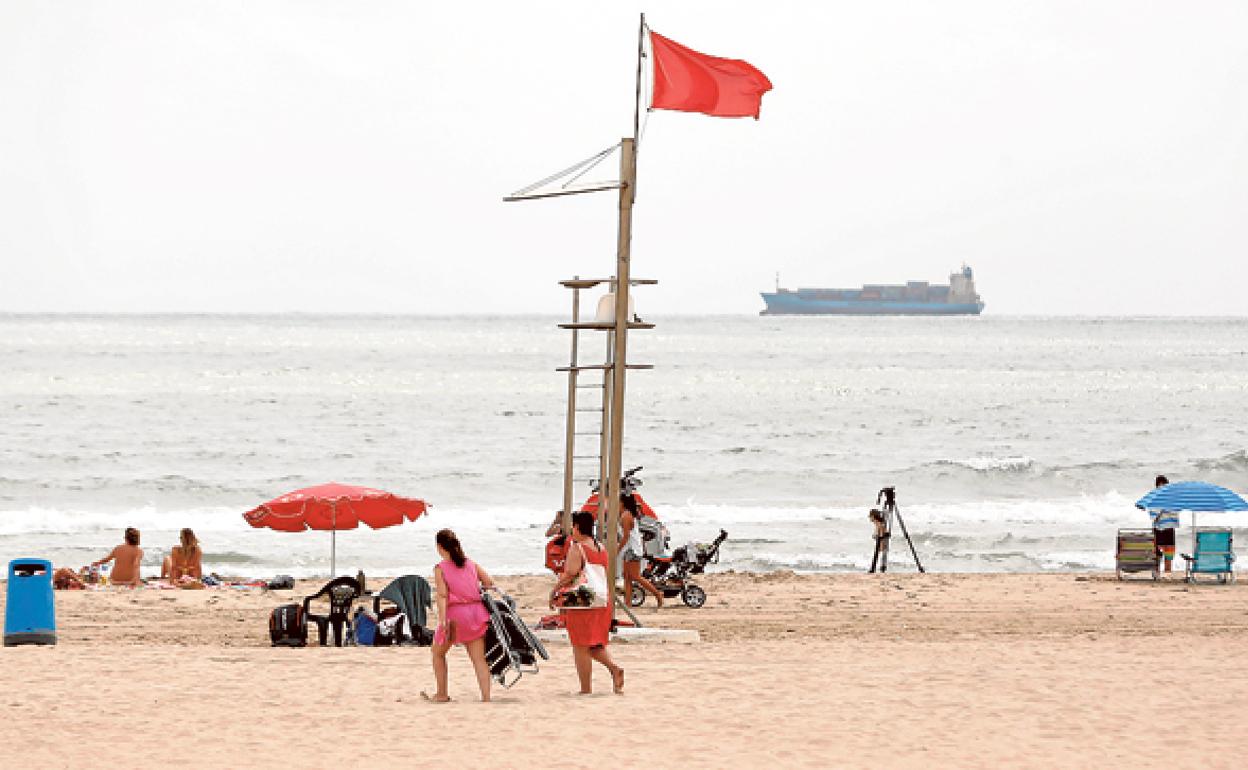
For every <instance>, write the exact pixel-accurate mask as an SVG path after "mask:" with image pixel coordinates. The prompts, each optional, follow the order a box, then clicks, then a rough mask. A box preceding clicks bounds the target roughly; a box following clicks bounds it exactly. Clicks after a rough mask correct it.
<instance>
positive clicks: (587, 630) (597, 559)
mask: <svg viewBox="0 0 1248 770" xmlns="http://www.w3.org/2000/svg"><path fill="white" fill-rule="evenodd" d="M587 561H588V562H589V563H591V564H600V565H602V566H603V567H604V568H605V567H606V566H607V549H606V548H603V547H602V546H601V545H600V544H599V543H598V541H597V540H595V539H594V514H592V513H590V512H589V511H578V512H577V513H576V514H575V515H574V516H573V517H572V543H571V544H570V545H569V547H568V555H567V561H565V562H564V565H563V573H562V574H561V575H560V576H559V582H558V583H556V584H555V593H556V594H557V593H559V592H560V591H561V590H563V589H564V588H566V587H568V586H570V585H572V584H573V582H575V581H576V579H577V577H579V576H580V574H581V569H582V567H583V566H584V564H585V562H587ZM563 619H564V623H565V624H566V625H567V629H568V641H569V642H571V643H572V659H573V660H574V661H575V662H576V676H577V678H579V679H580V680H581V694H582V695H588V694H590V693H591V692H593V677H594V661H597V662H598V663H601V664H602V665H603V666H605V667H606V669H607V671H609V672H611V685H612V687H613V689H614V690H615V692H616V693H617V694H618V693H622V692H623V691H624V669H622V668H620V667H619V666H617V665H616V664H615V661H613V660H611V654H610V653H608V652H607V642H608V638H607V637H608V636H609V634H610V632H611V608H610V607H594V608H586V609H564V610H563Z"/></svg>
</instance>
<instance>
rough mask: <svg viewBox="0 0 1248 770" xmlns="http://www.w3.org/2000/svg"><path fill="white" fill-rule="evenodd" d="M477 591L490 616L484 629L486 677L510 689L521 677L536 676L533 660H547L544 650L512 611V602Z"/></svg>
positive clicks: (512, 600)
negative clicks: (487, 673)
mask: <svg viewBox="0 0 1248 770" xmlns="http://www.w3.org/2000/svg"><path fill="white" fill-rule="evenodd" d="M493 590H494V591H495V592H497V593H498V595H497V596H493V595H491V593H490V591H489V590H485V591H482V592H481V601H482V603H484V604H485V609H486V611H488V612H489V613H490V625H489V627H488V628H486V630H485V662H486V663H488V664H489V666H490V675H491V676H493V677H494V679H495V681H497V682H498V683H499V684H501V685H502V686H503V687H511V686H512V685H513V684H515V683H516V682H518V681H520V677H521V676H523V675H524V674H536V673H537V658H538V656H539V655H540V656H541V658H542V660H550V655H548V654H547V653H546V648H545V647H543V646H542V642H541V640H540V639H538V638H537V637H536V636H534V635H533V632H532V631H531V630H529V627H528V626H527V625H525V623H524V621H523V620H522V619H521V618H520V614H519V613H518V612H516V602H515V600H514V599H512V598H511V597H510V596H508V595H507V594H504V593H502V592H501V591H498V590H497V589H493Z"/></svg>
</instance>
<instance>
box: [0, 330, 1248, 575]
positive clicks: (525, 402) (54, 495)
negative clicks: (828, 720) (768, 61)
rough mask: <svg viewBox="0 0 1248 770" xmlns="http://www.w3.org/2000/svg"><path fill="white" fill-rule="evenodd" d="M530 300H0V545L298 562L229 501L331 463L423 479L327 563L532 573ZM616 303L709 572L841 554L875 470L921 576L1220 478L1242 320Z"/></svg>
mask: <svg viewBox="0 0 1248 770" xmlns="http://www.w3.org/2000/svg"><path fill="white" fill-rule="evenodd" d="M558 320H559V319H556V318H554V317H495V318H491V317H439V318H431V317H323V316H256V317H239V316H190V315H188V316H126V317H116V316H42V315H20V316H15V315H8V316H0V415H3V418H2V420H0V559H3V560H4V561H7V560H8V559H11V558H15V557H18V556H43V557H48V558H51V559H53V560H54V561H55V562H56V563H57V564H58V565H70V566H81V565H83V564H86V563H88V562H90V561H91V560H92V559H95V558H100V557H102V556H103V555H105V554H106V553H107V552H108V550H109V549H110V548H111V547H112V546H113V545H116V544H117V543H119V542H121V534H122V530H123V528H125V527H127V526H134V527H138V528H139V529H140V530H141V531H142V536H143V541H142V545H143V547H144V549H145V551H146V556H145V565H146V566H145V571H146V572H147V573H151V572H154V571H155V570H156V569H158V567H159V564H160V560H161V558H162V557H163V556H164V555H165V554H167V553H168V549H169V547H171V546H172V545H174V544H175V543H176V538H177V532H178V530H179V529H180V528H182V527H191V528H193V529H194V530H195V531H196V533H197V534H198V536H199V537H200V539H201V541H202V543H203V546H204V549H205V554H206V563H207V564H206V566H207V568H208V569H209V570H213V571H217V572H222V573H229V574H235V575H244V576H269V575H272V574H275V573H279V572H285V573H290V574H294V575H318V574H325V573H327V572H328V568H329V549H330V536H329V534H327V533H323V532H307V533H299V534H289V533H277V532H271V531H268V530H255V529H252V528H251V527H249V526H248V525H247V524H246V523H245V522H244V520H243V518H242V513H243V512H244V511H246V510H248V509H250V508H252V507H254V506H255V505H257V504H259V503H261V502H263V501H265V500H268V499H270V498H272V497H276V496H278V495H280V494H282V493H284V492H287V491H290V490H293V489H296V488H299V487H303V486H309V485H313V484H320V483H324V482H328V481H339V482H343V483H351V484H362V485H367V486H374V487H380V488H383V489H387V490H390V491H393V492H395V493H398V494H404V495H410V496H414V497H420V498H423V499H425V500H427V501H428V502H429V503H430V505H431V508H430V514H429V515H428V516H427V517H426V518H422V519H421V520H419V521H417V522H415V523H409V524H404V525H402V526H400V527H394V528H390V529H384V530H377V531H373V530H368V529H360V530H355V531H350V532H342V533H339V534H338V537H337V550H338V565H339V571H340V572H351V573H353V572H354V570H356V569H357V568H362V569H364V570H365V571H366V572H370V573H374V574H397V573H403V572H411V571H415V572H421V573H424V572H428V571H429V569H430V567H431V565H432V564H433V563H434V562H435V561H436V560H437V557H436V554H435V552H434V548H433V534H434V532H435V531H436V530H437V529H439V528H442V527H451V528H454V529H455V530H456V531H457V532H458V533H459V534H460V537H461V539H462V540H463V542H464V544H465V547H466V549H467V551H468V552H469V554H470V555H472V556H473V557H474V558H476V559H478V560H479V561H481V562H482V563H483V564H485V565H487V566H488V567H490V568H492V569H494V570H495V571H497V572H500V573H506V572H528V571H539V570H540V569H541V562H542V546H543V543H544V538H543V537H542V533H543V531H544V530H545V528H546V526H547V524H548V523H549V522H550V520H551V518H552V516H553V512H554V511H555V510H556V509H557V508H559V507H560V505H561V502H562V490H561V477H562V469H563V440H564V438H563V437H564V419H565V409H566V402H565V399H566V393H567V380H566V375H563V374H560V373H557V372H556V371H555V368H556V367H558V366H561V365H565V364H566V363H567V358H568V352H569V351H568V344H569V337H568V332H566V331H560V330H559V329H557V328H556V326H555V324H556V323H557V322H558ZM647 320H654V321H656V322H657V324H658V325H657V328H656V329H655V330H653V331H644V332H636V333H634V334H631V335H630V337H629V340H630V358H631V360H633V361H635V362H639V363H653V364H654V365H655V369H654V370H653V371H635V372H631V373H630V375H629V379H628V388H627V393H626V399H627V410H628V411H627V422H626V436H625V445H626V458H625V462H626V464H627V465H642V466H644V470H643V471H642V472H641V474H640V476H641V477H642V478H643V480H644V486H643V487H642V489H641V491H642V493H643V494H644V495H645V496H646V498H647V500H648V501H649V502H650V503H651V504H652V505H653V506H654V507H655V508H656V509H657V510H658V512H659V514H660V515H661V517H662V518H663V519H664V520H665V521H666V523H667V524H668V526H669V528H670V530H671V532H672V535H673V540H674V541H675V543H676V544H679V543H683V542H686V541H709V540H710V539H711V538H712V537H714V535H715V534H716V533H718V531H719V529H720V528H723V529H725V530H727V531H728V533H729V540H728V541H727V543H726V544H725V546H724V548H723V558H722V562H721V567H723V568H735V569H749V570H774V569H795V570H808V571H842V570H861V569H863V568H864V567H865V565H866V564H867V563H868V562H869V558H870V553H871V547H872V542H871V538H870V534H871V527H870V524H869V522H868V521H867V518H866V514H867V511H868V510H869V509H870V508H871V507H872V505H873V504H874V503H875V501H876V494H877V492H878V490H879V489H880V488H881V487H884V486H896V488H897V500H898V505H899V508H900V510H901V512H902V514H903V516H904V520H905V523H906V524H907V525H908V527H909V532H910V534H911V536H912V537H913V539H914V544H915V547H916V549H917V551H918V554H919V557H920V558H921V559H922V560H923V563H924V566H926V567H928V569H929V570H933V571H1038V570H1083V569H1105V568H1109V567H1111V566H1112V563H1113V542H1114V530H1115V529H1116V528H1118V527H1124V526H1146V525H1147V522H1148V519H1147V517H1146V516H1145V515H1144V514H1143V513H1142V512H1140V511H1138V510H1136V509H1135V508H1134V507H1133V502H1134V501H1135V500H1136V499H1137V498H1138V497H1139V496H1140V495H1142V494H1144V493H1145V492H1147V491H1148V490H1149V489H1150V488H1151V487H1152V483H1153V477H1154V476H1155V475H1157V474H1159V473H1164V474H1166V475H1168V476H1169V477H1170V478H1171V479H1172V480H1178V479H1205V480H1209V481H1213V482H1217V483H1220V484H1224V485H1227V486H1229V487H1231V488H1233V489H1236V490H1238V491H1240V492H1248V320H1246V319H1152V318H1138V319H1067V318H1008V317H995V316H984V317H978V318H809V317H808V318H783V317H780V318H777V317H766V318H760V317H757V316H739V317H736V316H734V317H671V318H656V319H647ZM585 336H586V339H585V341H584V343H583V348H582V360H583V362H594V361H598V360H600V359H601V355H602V349H603V340H602V339H601V337H599V336H595V335H594V334H587V335H585ZM592 379H593V376H592V375H586V381H591V380H592ZM581 392H582V394H585V400H586V402H588V403H586V404H583V405H589V406H592V405H593V403H594V401H595V399H596V397H597V396H596V393H597V392H596V391H595V390H593V389H592V388H585V389H582V391H581ZM584 416H585V417H586V421H585V423H584V424H583V425H582V429H583V430H593V429H596V427H597V426H596V420H595V418H594V417H593V415H590V414H588V413H586V414H585V415H584ZM578 451H581V452H583V453H586V454H592V453H596V446H595V443H594V440H593V439H592V438H591V439H589V440H588V442H587V443H582V445H581V449H580V450H578ZM593 475H595V473H594V468H593V467H592V463H590V464H586V465H583V466H582V467H581V468H580V470H579V473H578V477H579V480H578V482H577V487H576V495H577V498H578V499H580V498H582V497H583V496H585V495H587V494H588V492H589V488H588V486H587V481H588V479H589V477H592V476H593ZM1184 523H1185V524H1186V523H1189V522H1188V521H1187V520H1186V517H1185V522H1184ZM1202 523H1210V524H1214V523H1225V524H1228V525H1233V526H1248V519H1245V518H1242V517H1241V518H1236V517H1235V516H1234V515H1225V516H1216V515H1210V516H1208V517H1205V518H1204V519H1202ZM1238 541H1239V543H1241V544H1244V543H1245V538H1244V536H1242V535H1241V536H1240V537H1239V538H1238ZM1184 542H1185V541H1184V540H1183V539H1182V538H1180V546H1182V545H1183V544H1184ZM1179 550H1184V549H1183V548H1182V547H1180V549H1179ZM911 564H912V562H911V559H910V556H909V554H908V553H906V549H905V547H904V543H903V542H902V541H901V540H898V541H896V542H895V544H894V550H893V566H894V568H895V569H908V568H911Z"/></svg>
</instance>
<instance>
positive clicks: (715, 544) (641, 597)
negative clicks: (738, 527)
mask: <svg viewBox="0 0 1248 770" xmlns="http://www.w3.org/2000/svg"><path fill="white" fill-rule="evenodd" d="M727 539H728V533H727V532H726V531H725V530H722V529H721V530H720V531H719V536H718V537H716V538H715V539H714V540H713V541H711V542H710V543H689V544H688V545H682V546H681V547H679V548H677V549H676V550H675V551H673V552H672V555H671V556H670V557H665V556H653V555H651V554H649V553H647V554H645V557H644V559H645V567H644V568H643V569H642V572H641V576H642V577H644V578H645V579H646V580H649V581H650V582H651V583H653V584H654V587H655V588H657V589H659V590H660V591H662V592H663V596H664V598H668V599H670V598H672V597H675V596H679V597H680V600H681V601H682V602H684V603H685V605H686V606H688V607H691V608H693V609H695V610H696V609H698V608H699V607H701V606H702V605H704V604H706V591H704V590H702V587H701V586H699V585H697V584H696V583H694V582H692V581H691V580H690V576H691V575H701V574H702V573H703V572H706V565H708V564H718V563H719V547H720V546H721V545H723V543H724V541H725V540H727ZM645 601H646V591H645V589H643V588H642V587H641V586H639V585H637V584H636V583H633V591H632V596H630V597H629V598H628V603H629V605H630V606H632V607H640V606H641V605H642V604H643V603H644V602H645Z"/></svg>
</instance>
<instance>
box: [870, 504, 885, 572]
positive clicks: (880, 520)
mask: <svg viewBox="0 0 1248 770" xmlns="http://www.w3.org/2000/svg"><path fill="white" fill-rule="evenodd" d="M867 518H868V519H869V520H870V521H871V524H872V525H874V527H875V534H874V535H873V537H874V538H875V553H873V554H872V555H871V569H870V570H868V572H875V568H876V565H877V564H878V563H879V560H880V550H881V549H882V548H883V544H884V541H885V540H886V539H887V538H888V536H889V535H888V525H887V524H885V523H884V514H883V513H880V509H879V508H872V509H871V512H870V513H868V514H867Z"/></svg>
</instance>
